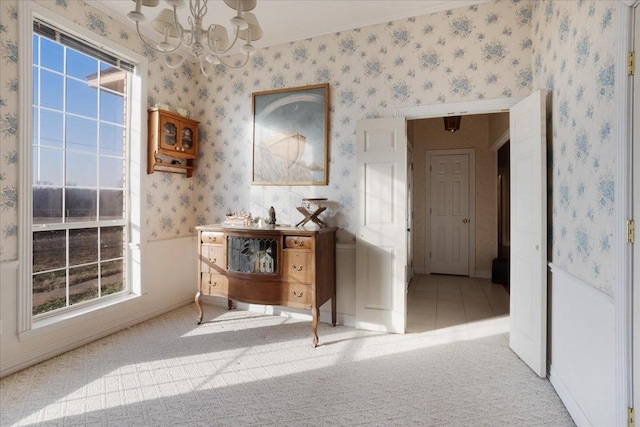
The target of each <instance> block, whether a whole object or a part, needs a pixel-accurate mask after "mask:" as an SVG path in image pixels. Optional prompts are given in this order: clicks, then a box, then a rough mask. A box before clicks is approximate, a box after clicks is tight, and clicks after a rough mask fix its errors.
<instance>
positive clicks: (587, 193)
mask: <svg viewBox="0 0 640 427" xmlns="http://www.w3.org/2000/svg"><path fill="white" fill-rule="evenodd" d="M616 7H618V2H616V1H570V2H557V1H555V2H554V1H543V2H535V4H534V8H533V37H532V38H533V55H534V56H533V62H534V73H533V74H534V87H540V88H546V89H547V91H548V93H550V99H551V102H550V105H549V107H548V108H550V109H551V111H552V112H553V114H552V115H551V116H550V122H549V124H548V128H549V136H548V138H549V139H550V140H551V149H550V150H549V163H550V174H549V180H550V184H551V188H552V191H551V194H550V197H549V205H550V210H551V225H552V227H551V230H550V236H549V237H550V240H551V250H550V253H549V256H550V258H551V260H552V261H553V262H554V263H555V264H557V265H559V266H560V267H562V268H563V269H565V270H567V271H569V272H570V273H572V274H574V275H575V276H577V277H579V278H581V279H583V280H584V281H586V282H588V283H590V284H592V285H593V286H594V287H596V288H598V289H600V290H601V291H602V292H604V293H606V294H608V295H611V296H613V294H614V281H615V271H614V265H615V262H614V261H615V260H614V250H613V247H614V246H615V245H614V241H613V240H614V237H613V231H614V201H615V180H614V174H615V167H616V158H615V153H616V141H615V138H614V134H615V129H614V126H615V116H614V112H615V99H614V90H615V81H614V77H615V56H614V55H615V54H614V52H615V49H614V47H615V39H616V30H615V25H616V23H615V16H617V13H616Z"/></svg>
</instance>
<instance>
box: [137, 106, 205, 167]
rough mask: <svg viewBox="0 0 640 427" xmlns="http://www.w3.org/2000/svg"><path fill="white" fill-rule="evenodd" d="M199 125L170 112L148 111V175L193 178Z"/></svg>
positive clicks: (153, 109)
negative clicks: (170, 174)
mask: <svg viewBox="0 0 640 427" xmlns="http://www.w3.org/2000/svg"><path fill="white" fill-rule="evenodd" d="M198 124H199V122H198V121H196V120H192V119H189V118H187V117H183V116H181V115H179V114H176V113H172V112H171V111H167V110H161V109H159V108H151V109H149V157H148V165H147V173H153V172H155V171H160V172H173V173H182V174H186V175H187V176H188V177H190V176H191V175H192V174H193V169H194V160H195V159H196V157H198Z"/></svg>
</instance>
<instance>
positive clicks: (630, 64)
mask: <svg viewBox="0 0 640 427" xmlns="http://www.w3.org/2000/svg"><path fill="white" fill-rule="evenodd" d="M635 57H636V54H635V52H629V53H628V54H627V74H628V75H630V76H633V74H634V71H635V63H636V61H635V59H636V58H635Z"/></svg>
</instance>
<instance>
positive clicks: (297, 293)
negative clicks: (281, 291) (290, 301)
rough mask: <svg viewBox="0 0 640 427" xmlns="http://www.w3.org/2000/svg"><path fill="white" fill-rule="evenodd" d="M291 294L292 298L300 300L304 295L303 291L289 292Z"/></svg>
mask: <svg viewBox="0 0 640 427" xmlns="http://www.w3.org/2000/svg"><path fill="white" fill-rule="evenodd" d="M291 293H292V294H293V296H295V297H298V298H302V294H303V293H304V291H299V292H296V291H291Z"/></svg>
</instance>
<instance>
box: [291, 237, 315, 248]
mask: <svg viewBox="0 0 640 427" xmlns="http://www.w3.org/2000/svg"><path fill="white" fill-rule="evenodd" d="M312 243H313V242H312V238H311V237H307V236H286V237H285V238H284V247H285V248H286V249H311V246H312Z"/></svg>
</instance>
